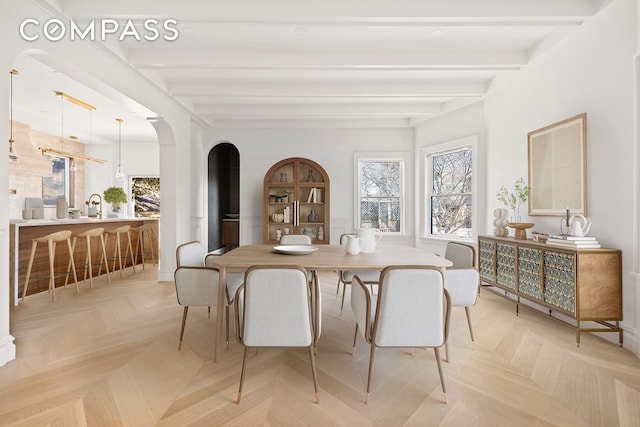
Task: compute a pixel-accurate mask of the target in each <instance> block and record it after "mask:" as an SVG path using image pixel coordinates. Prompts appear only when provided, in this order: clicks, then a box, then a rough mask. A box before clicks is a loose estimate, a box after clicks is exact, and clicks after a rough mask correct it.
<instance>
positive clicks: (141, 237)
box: [125, 224, 156, 271]
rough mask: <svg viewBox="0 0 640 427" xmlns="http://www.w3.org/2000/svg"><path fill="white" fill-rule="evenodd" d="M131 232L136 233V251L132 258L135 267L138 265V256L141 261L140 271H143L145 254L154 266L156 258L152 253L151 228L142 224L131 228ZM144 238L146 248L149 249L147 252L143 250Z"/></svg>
mask: <svg viewBox="0 0 640 427" xmlns="http://www.w3.org/2000/svg"><path fill="white" fill-rule="evenodd" d="M131 231H134V232H137V237H136V251H135V255H134V258H135V260H136V265H138V256H140V257H141V259H142V270H143V271H144V256H145V254H151V261H153V264H154V265H155V264H156V256H155V253H154V251H153V248H154V244H153V230H152V229H151V226H150V225H149V224H143V225H139V226H138V227H134V228H132V229H131ZM145 237H146V239H147V243H148V248H149V249H148V250H145V247H144V245H145V243H144V241H145ZM125 258H126V255H125Z"/></svg>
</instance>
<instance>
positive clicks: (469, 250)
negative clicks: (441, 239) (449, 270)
mask: <svg viewBox="0 0 640 427" xmlns="http://www.w3.org/2000/svg"><path fill="white" fill-rule="evenodd" d="M444 257H445V258H446V259H448V260H449V261H451V262H452V263H453V266H452V267H453V268H472V267H475V266H476V249H475V248H474V247H473V246H471V245H467V244H465V243H459V242H447V246H446V248H445V252H444Z"/></svg>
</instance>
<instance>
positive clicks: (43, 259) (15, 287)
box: [9, 217, 159, 305]
mask: <svg viewBox="0 0 640 427" xmlns="http://www.w3.org/2000/svg"><path fill="white" fill-rule="evenodd" d="M158 221H159V220H158V218H105V219H100V218H86V217H84V218H79V219H39V220H17V219H16V220H11V221H10V225H9V270H10V272H9V280H10V301H11V303H12V304H13V305H18V301H19V298H20V297H21V296H22V288H23V286H24V280H25V278H26V275H27V268H28V265H29V255H30V253H31V242H32V239H34V238H37V237H42V236H44V235H47V234H49V233H55V232H57V231H62V230H71V232H72V233H73V234H72V237H73V235H76V234H78V233H82V232H84V231H87V230H90V229H92V228H96V227H103V228H104V231H105V232H107V231H109V230H114V229H116V228H118V227H122V226H124V225H130V226H131V228H134V227H138V226H140V225H143V224H149V225H150V226H151V231H152V233H151V235H152V236H153V237H152V239H151V240H152V242H153V243H152V244H153V253H154V254H155V258H156V260H157V259H158V229H159V228H158ZM131 237H132V242H131V245H132V247H133V250H134V251H135V249H136V240H135V239H136V237H137V236H136V235H132V236H131ZM123 243H124V242H123ZM147 244H148V242H147V241H145V245H147ZM125 248H126V246H123V247H122V251H123V252H122V258H123V260H122V261H123V268H126V267H130V266H131V256H130V255H129V256H128V257H127V259H126V260H125V256H124V255H125ZM114 249H115V239H114V238H113V237H110V238H109V239H108V240H107V257H112V256H113V254H114ZM86 250H87V248H86V243H85V241H84V239H78V241H77V243H76V247H75V250H74V260H75V262H76V265H80V264H83V263H84V259H85V255H86ZM145 250H146V251H148V250H149V248H147V247H145ZM91 251H92V252H91V256H92V258H93V260H94V262H93V264H94V270H93V273H94V277H95V276H96V275H97V273H98V263H99V260H100V251H101V248H100V244H99V243H98V242H97V241H96V242H92V244H91ZM141 256H143V255H141ZM147 259H149V261H150V260H151V259H150V254H148V255H147V258H145V263H146V261H147ZM140 262H141V259H140V258H138V260H137V263H140ZM68 263H69V251H68V248H67V245H66V244H60V245H58V246H57V247H56V263H55V269H56V271H65V270H66V268H67V265H68ZM111 265H112V264H111V263H110V265H109V271H111ZM125 266H126V267H125ZM116 267H118V266H117V263H116ZM140 268H142V266H140ZM48 269H49V258H48V252H47V247H46V245H43V244H39V245H38V249H37V251H36V256H35V259H34V262H33V267H32V272H31V275H32V276H46V274H47V272H48ZM102 273H103V274H104V273H105V269H104V268H103V269H102ZM83 276H84V271H83V270H78V281H80V280H82V277H83ZM70 282H73V278H71V279H70ZM59 286H64V277H62V278H58V279H57V280H56V287H59ZM48 289H49V285H48V281H47V279H40V280H36V279H32V280H30V281H29V288H28V290H27V295H31V294H35V293H38V292H43V291H47V290H48ZM81 289H82V288H81ZM74 292H75V291H74Z"/></svg>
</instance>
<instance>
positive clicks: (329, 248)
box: [213, 245, 453, 362]
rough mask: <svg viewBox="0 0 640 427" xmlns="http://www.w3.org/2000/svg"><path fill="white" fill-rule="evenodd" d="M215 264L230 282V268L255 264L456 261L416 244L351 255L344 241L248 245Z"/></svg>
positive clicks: (370, 265)
mask: <svg viewBox="0 0 640 427" xmlns="http://www.w3.org/2000/svg"><path fill="white" fill-rule="evenodd" d="M213 264H214V265H215V266H216V267H217V268H218V270H219V283H220V284H223V283H226V275H227V272H241V271H245V270H247V269H249V268H250V267H252V266H297V267H304V268H305V269H306V270H311V271H339V270H375V271H382V270H383V269H384V268H385V267H387V266H390V265H403V266H409V265H416V266H433V267H437V268H440V269H441V270H443V273H444V269H446V268H447V267H451V266H452V265H453V263H452V262H451V261H449V260H447V259H446V258H444V257H442V256H439V255H437V254H434V253H432V252H428V251H426V250H423V249H419V248H415V247H412V246H399V245H384V246H378V247H377V248H376V251H375V252H373V253H360V254H358V255H350V254H347V253H346V252H345V247H344V246H342V245H316V246H313V245H312V246H310V247H309V250H304V249H303V250H298V251H296V250H286V247H281V246H275V247H274V246H273V245H246V246H240V247H238V248H235V249H233V250H231V251H229V252H226V253H225V254H224V255H222V256H217V257H214V261H213ZM224 292H225V286H218V305H217V311H216V332H215V348H214V356H213V361H214V362H216V361H217V358H218V348H220V345H221V336H222V322H223V320H222V312H223V310H224V301H225V294H224Z"/></svg>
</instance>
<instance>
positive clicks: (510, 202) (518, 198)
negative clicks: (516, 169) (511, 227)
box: [496, 177, 529, 223]
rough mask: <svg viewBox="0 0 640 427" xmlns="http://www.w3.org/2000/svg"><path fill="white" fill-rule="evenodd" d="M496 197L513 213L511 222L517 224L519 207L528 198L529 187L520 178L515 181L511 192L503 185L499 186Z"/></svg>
mask: <svg viewBox="0 0 640 427" xmlns="http://www.w3.org/2000/svg"><path fill="white" fill-rule="evenodd" d="M496 196H497V197H498V200H499V201H500V202H502V204H504V205H505V206H507V207H509V208H510V209H511V211H512V212H513V222H515V223H519V222H520V206H522V204H523V203H524V202H526V201H527V199H528V197H529V187H528V186H527V184H526V182H525V181H524V178H522V177H520V178H518V179H517V180H516V183H515V185H514V187H513V191H509V190H508V189H507V187H505V186H504V185H503V186H501V187H500V191H498V194H497V195H496Z"/></svg>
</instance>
